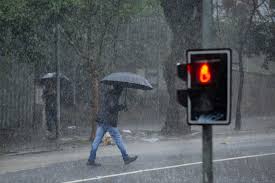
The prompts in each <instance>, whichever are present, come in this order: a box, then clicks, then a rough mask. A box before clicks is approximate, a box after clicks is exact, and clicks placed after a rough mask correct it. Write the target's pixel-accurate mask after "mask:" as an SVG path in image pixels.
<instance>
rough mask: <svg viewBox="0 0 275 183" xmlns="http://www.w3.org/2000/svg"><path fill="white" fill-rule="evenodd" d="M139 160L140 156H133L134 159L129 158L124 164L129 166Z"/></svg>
mask: <svg viewBox="0 0 275 183" xmlns="http://www.w3.org/2000/svg"><path fill="white" fill-rule="evenodd" d="M137 158H138V156H133V157H130V156H129V157H128V158H126V159H124V164H125V165H128V164H130V163H132V162H133V161H136V160H137Z"/></svg>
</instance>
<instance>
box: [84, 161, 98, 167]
mask: <svg viewBox="0 0 275 183" xmlns="http://www.w3.org/2000/svg"><path fill="white" fill-rule="evenodd" d="M86 165H87V166H101V164H100V163H96V162H95V161H92V160H88V161H87V163H86Z"/></svg>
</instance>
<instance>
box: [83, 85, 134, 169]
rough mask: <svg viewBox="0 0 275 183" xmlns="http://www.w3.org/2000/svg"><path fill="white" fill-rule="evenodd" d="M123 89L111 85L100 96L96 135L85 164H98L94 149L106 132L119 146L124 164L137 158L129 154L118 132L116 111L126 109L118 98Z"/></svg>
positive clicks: (119, 86)
mask: <svg viewBox="0 0 275 183" xmlns="http://www.w3.org/2000/svg"><path fill="white" fill-rule="evenodd" d="M122 91H123V87H122V86H121V85H119V84H116V85H113V89H111V90H109V91H107V92H105V93H104V95H103V96H102V101H101V105H100V109H99V112H98V115H97V119H96V122H97V130H96V136H95V139H94V141H93V143H92V148H91V152H90V156H89V159H88V161H87V165H91V166H100V164H99V163H96V162H95V159H96V151H97V149H98V146H99V144H100V143H101V141H102V138H103V136H104V134H105V133H106V132H109V133H110V135H111V137H112V138H113V140H114V141H115V143H116V145H117V147H118V148H119V150H120V152H121V155H122V158H123V160H124V164H129V163H131V162H133V161H135V160H136V159H137V156H133V157H131V156H129V155H128V153H127V151H126V148H125V146H124V143H123V141H122V138H121V135H120V132H119V130H118V128H117V121H118V113H119V111H121V110H126V109H127V106H126V104H119V98H120V96H121V93H122Z"/></svg>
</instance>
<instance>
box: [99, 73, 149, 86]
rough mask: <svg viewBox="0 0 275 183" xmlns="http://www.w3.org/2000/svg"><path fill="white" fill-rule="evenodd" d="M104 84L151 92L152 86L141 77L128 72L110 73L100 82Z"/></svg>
mask: <svg viewBox="0 0 275 183" xmlns="http://www.w3.org/2000/svg"><path fill="white" fill-rule="evenodd" d="M101 82H102V83H104V84H109V85H117V84H118V85H120V86H122V87H124V88H134V89H141V90H152V89H153V87H152V85H151V84H150V83H149V82H148V81H147V80H146V79H145V78H144V77H142V76H139V75H137V74H133V73H129V72H117V73H112V74H110V75H108V76H106V77H104V78H103V79H102V80H101Z"/></svg>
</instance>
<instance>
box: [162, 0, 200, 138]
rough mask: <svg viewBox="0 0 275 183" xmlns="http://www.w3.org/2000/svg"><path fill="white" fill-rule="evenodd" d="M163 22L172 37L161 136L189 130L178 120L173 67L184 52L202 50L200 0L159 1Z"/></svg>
mask: <svg viewBox="0 0 275 183" xmlns="http://www.w3.org/2000/svg"><path fill="white" fill-rule="evenodd" d="M161 6H162V8H163V11H164V15H165V17H166V21H167V23H168V24H169V27H170V29H171V31H172V34H173V40H172V45H171V48H172V52H171V54H170V56H169V58H168V60H167V61H166V62H165V65H164V78H165V81H166V85H167V90H168V95H169V105H168V109H167V113H166V120H165V125H164V127H163V129H162V132H163V133H165V134H172V133H189V132H190V131H191V128H190V127H189V126H188V125H187V123H186V122H185V121H183V120H182V119H180V116H179V108H178V106H179V105H178V104H177V97H176V84H175V83H176V82H175V81H176V63H177V62H182V60H184V58H185V51H186V49H191V48H200V47H201V44H200V42H201V12H202V11H201V10H202V2H201V1H199V0H180V1H179V0H171V1H165V0H162V1H161Z"/></svg>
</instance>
